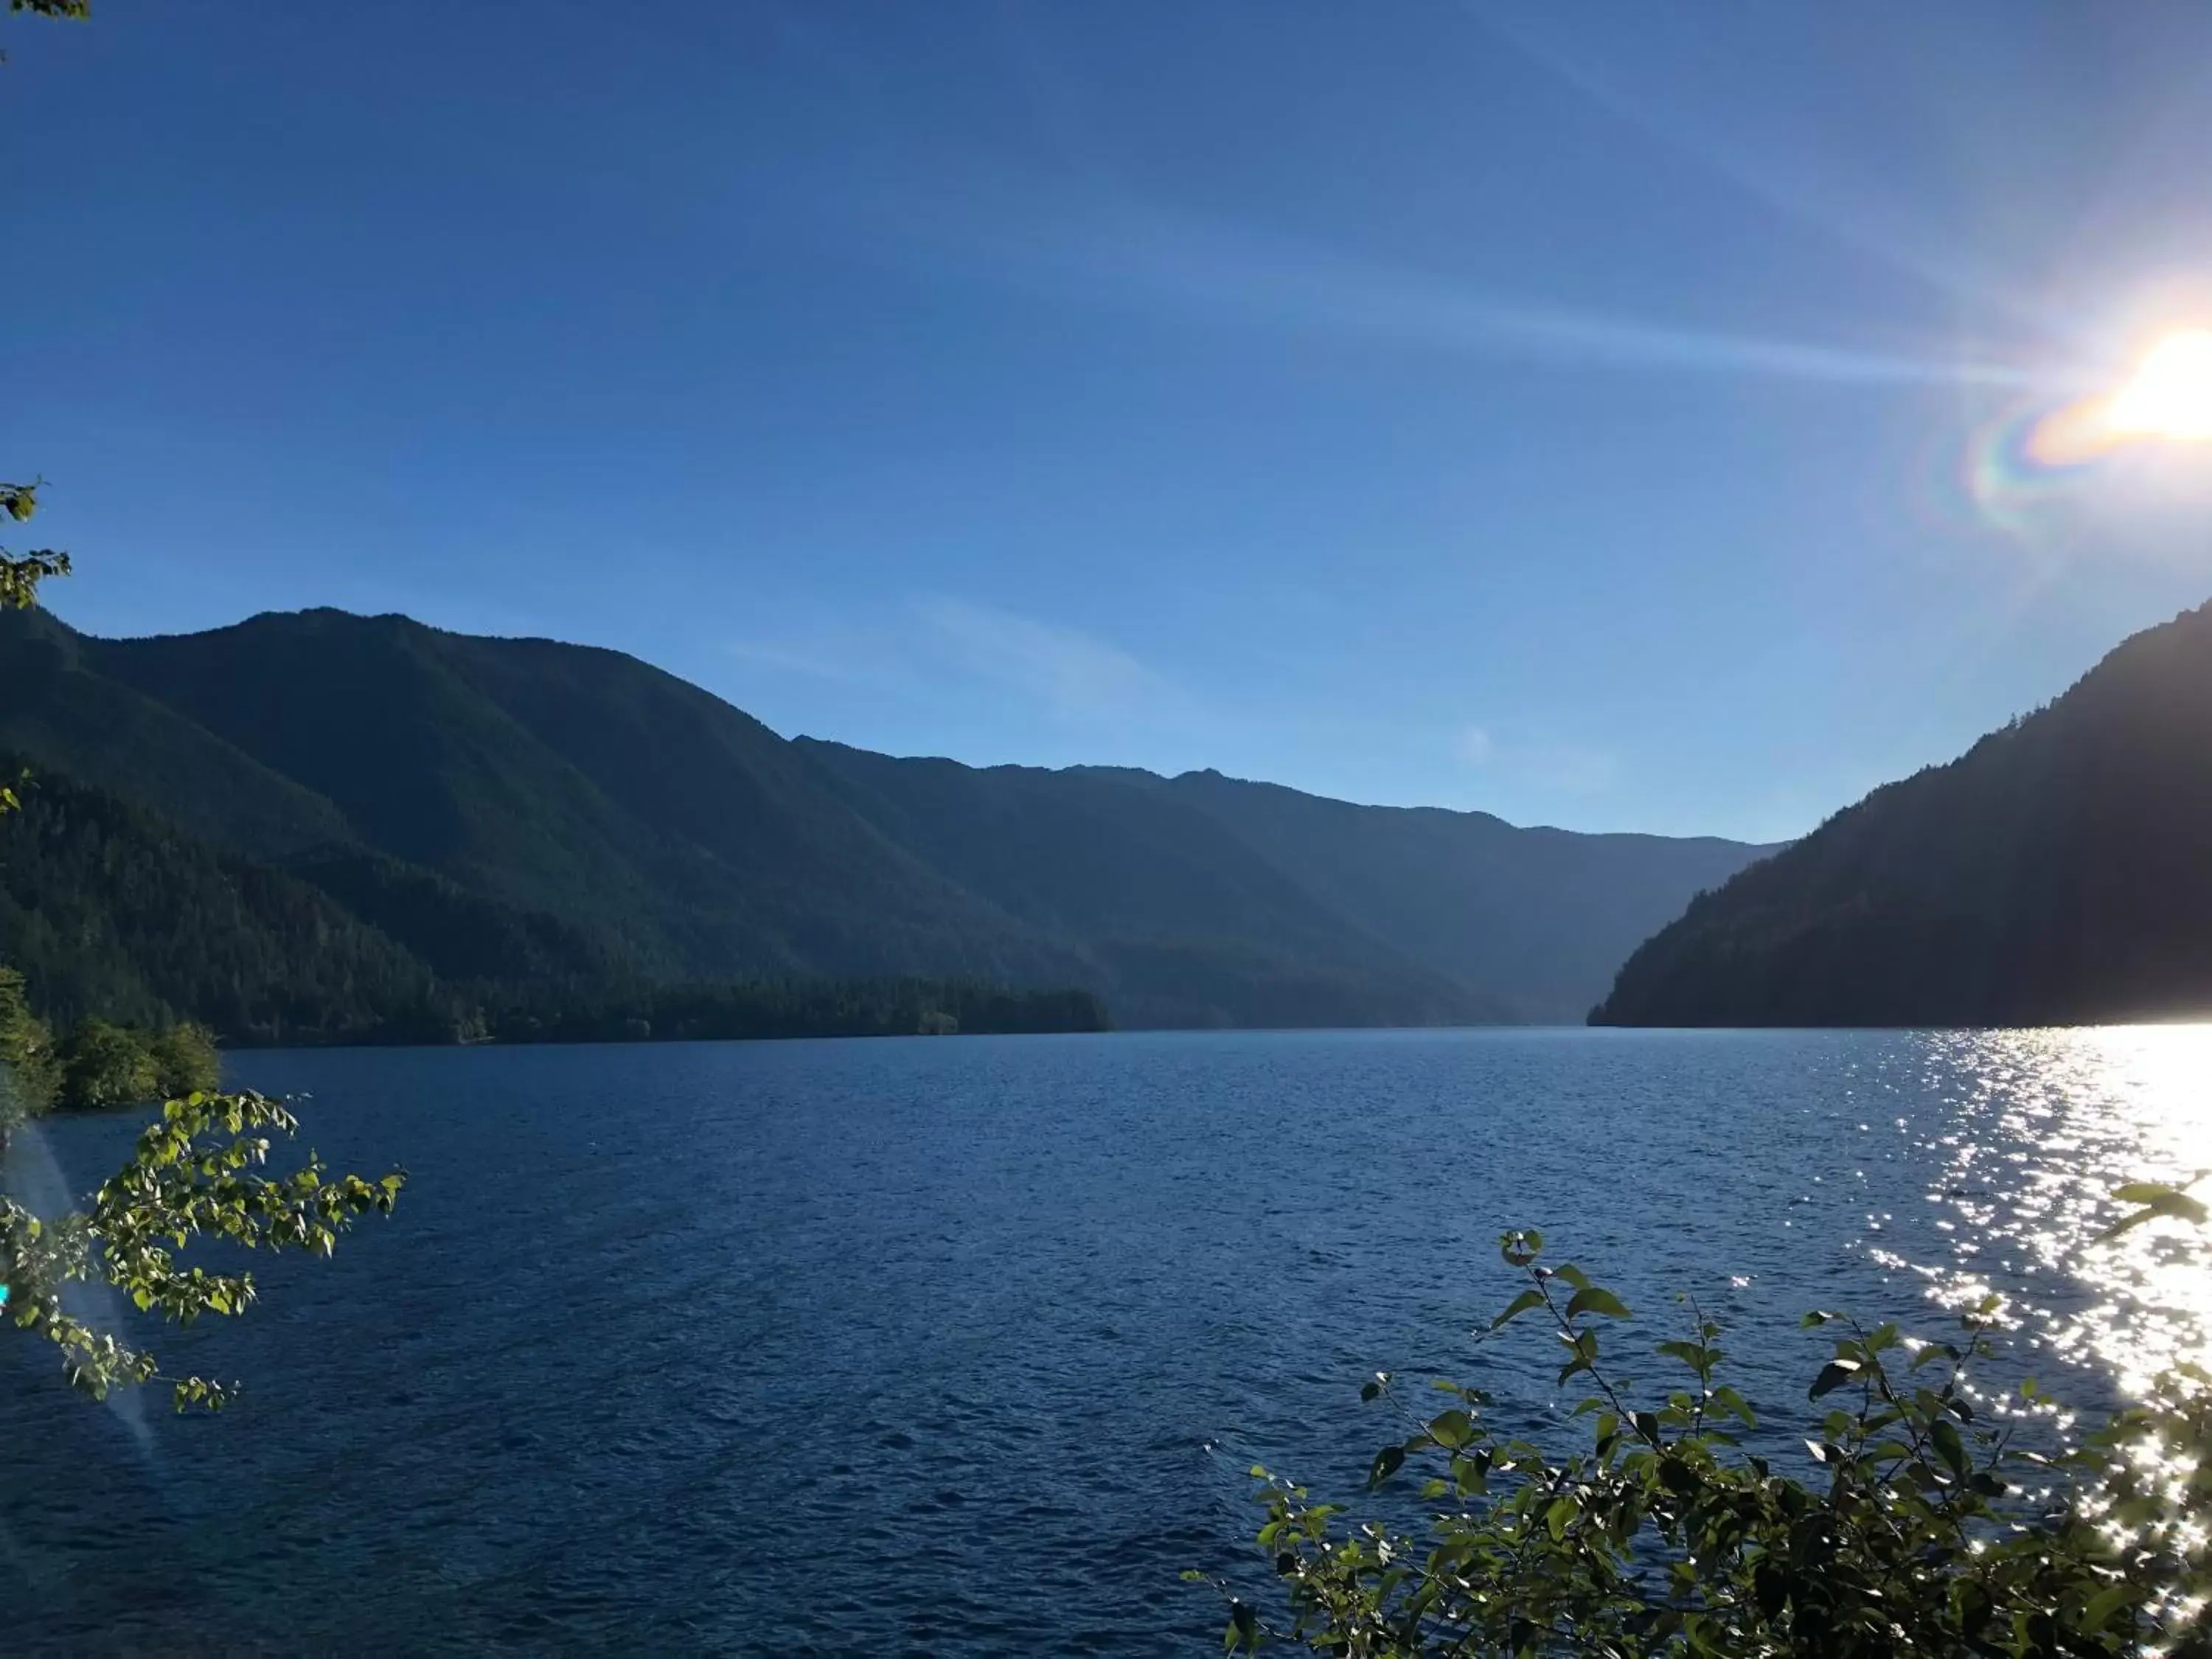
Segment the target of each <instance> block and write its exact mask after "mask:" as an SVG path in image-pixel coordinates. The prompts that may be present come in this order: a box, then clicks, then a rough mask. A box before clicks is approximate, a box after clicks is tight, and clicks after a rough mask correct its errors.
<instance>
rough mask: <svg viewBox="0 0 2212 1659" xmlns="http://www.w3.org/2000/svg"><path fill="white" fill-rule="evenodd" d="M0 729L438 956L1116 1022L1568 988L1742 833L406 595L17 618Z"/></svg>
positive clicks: (1672, 904)
mask: <svg viewBox="0 0 2212 1659" xmlns="http://www.w3.org/2000/svg"><path fill="white" fill-rule="evenodd" d="M0 689H4V690H6V692H7V693H8V696H7V697H6V699H5V700H4V701H0V744H8V745H10V746H12V747H14V748H15V749H17V750H21V751H22V752H24V753H25V754H27V756H28V757H30V758H31V759H32V760H33V762H35V763H38V764H40V765H42V766H46V767H49V768H52V769H55V770H56V771H57V772H58V773H62V774H66V775H73V776H76V777H81V778H85V779H88V780H89V781H94V782H96V783H98V784H100V785H101V786H103V787H106V788H109V789H111V790H112V791H114V792H115V793H118V794H120V795H123V796H125V797H126V798H128V799H132V800H134V801H137V803H139V804H140V805H143V806H145V807H147V808H149V809H150V810H152V811H155V812H157V813H160V814H161V815H162V816H163V817H165V818H167V819H168V820H170V821H172V822H173V823H176V824H177V825H179V827H180V828H181V829H185V830H187V831H189V832H191V833H192V834H194V835H197V836H202V837H204V838H205V839H207V840H208V841H210V842H213V843H215V844H216V845H217V846H219V847H222V848H228V849H231V850H232V851H233V852H235V853H238V854H246V855H251V856H252V857H255V858H258V859H260V860H266V861H270V862H274V863H276V864H277V865H279V866H282V867H283V869H284V870H286V871H289V872H290V873H291V874H293V875H295V876H296V877H298V878H301V879H302V880H304V881H306V882H308V883H310V884H313V885H314V886H316V887H317V888H319V890H321V891H323V892H324V893H325V894H327V895H328V896H331V898H333V899H335V900H337V902H339V903H340V904H342V905H343V906H344V907H345V908H347V910H348V911H349V914H351V915H355V916H356V917H357V918H358V919H359V920H361V921H364V922H367V923H368V924H370V925H372V926H373V927H375V928H376V929H378V930H380V932H382V933H385V934H386V935H387V936H388V937H390V938H391V939H394V940H395V941H397V942H398V943H399V944H401V945H403V946H404V948H405V949H406V950H408V951H410V953H412V954H413V955H415V956H416V958H417V959H418V960H419V961H421V962H422V963H425V964H427V965H428V966H429V968H430V969H432V970H433V971H434V972H435V973H436V974H437V975H440V976H441V977H443V978H446V979H448V980H477V979H481V980H486V981H499V982H501V983H516V982H522V981H527V982H529V983H531V984H533V985H543V984H546V983H554V984H560V985H567V986H577V987H581V986H585V985H588V984H591V983H593V982H596V981H602V980H611V981H621V982H623V983H629V984H636V985H646V984H651V983H666V982H669V981H678V980H690V979H726V978H737V977H757V976H798V977H806V976H831V977H838V978H856V977H864V976H867V977H872V976H888V975H925V976H932V977H937V978H953V977H959V978H965V979H972V980H981V981H995V982H999V983H1003V984H1008V985H1015V986H1048V987H1049V986H1069V987H1084V988H1087V989H1090V990H1094V991H1097V992H1100V993H1103V994H1104V995H1105V996H1106V997H1107V998H1108V1000H1109V1004H1110V1006H1111V1007H1112V1010H1113V1012H1114V1014H1115V1017H1116V1018H1117V1019H1119V1020H1120V1021H1121V1023H1122V1024H1166V1025H1194V1024H1232V1025H1271V1024H1286V1025H1314V1024H1426V1023H1435V1022H1475V1021H1492V1020H1498V1019H1510V1018H1558V1017H1560V1016H1561V1015H1563V1014H1565V1013H1566V1012H1569V1011H1570V1009H1571V1007H1572V1006H1576V1004H1577V1002H1578V1001H1579V1000H1583V999H1587V998H1589V997H1592V996H1595V994H1597V990H1598V988H1599V987H1600V986H1601V983H1602V981H1603V980H1604V978H1605V977H1606V975H1607V974H1608V973H1609V971H1610V969H1611V968H1612V967H1613V963H1614V962H1615V961H1617V960H1618V958H1619V957H1620V955H1622V954H1625V952H1626V949H1627V948H1628V945H1629V944H1630V943H1632V940H1633V939H1634V938H1635V937H1637V936H1638V935H1639V934H1640V933H1643V932H1644V931H1646V930H1648V929H1649V928H1650V927H1652V926H1654V925H1656V922H1657V921H1659V920H1662V919H1663V918H1664V917H1665V916H1666V915H1669V914H1672V913H1673V912H1674V910H1675V909H1677V908H1679V907H1680V904H1681V903H1682V902H1684V901H1685V900H1686V898H1687V897H1688V896H1689V895H1690V893H1691V892H1692V891H1694V890H1696V888H1697V887H1698V886H1699V884H1703V883H1705V882H1707V881H1711V880H1716V879H1718V878H1720V877H1721V876H1723V875H1725V874H1726V873H1727V872H1728V871H1729V868H1732V867H1733V862H1734V861H1740V860H1741V859H1743V858H1746V857H1748V856H1751V853H1752V849H1748V848H1735V847H1731V846H1730V845H1729V844H1728V843H1699V842H1665V841H1660V840H1656V839H1655V838H1649V837H1641V836H1617V837H1616V836H1602V837H1592V836H1571V835H1566V834H1565V833H1564V832H1560V831H1556V830H1518V829H1513V828H1511V827H1510V825H1506V824H1504V823H1499V822H1498V821H1497V820H1495V819H1491V818H1486V817H1481V816H1480V815H1475V814H1461V813H1435V814H1424V813H1403V812H1397V811H1389V810H1386V809H1378V808H1363V807H1352V806H1346V805H1341V804H1340V803H1336V802H1329V801H1321V800H1316V799H1313V798H1312V797H1309V796H1303V795H1298V794H1297V793H1295V792H1292V791H1288V790H1275V789H1271V788H1268V787H1266V786H1259V785H1243V784H1235V783H1231V781H1228V780H1225V779H1220V778H1218V777H1211V776H1209V775H1194V776H1191V777H1187V778H1183V779H1177V780H1173V781H1170V780H1164V779H1161V778H1158V777H1157V776H1155V775H1152V774H1149V773H1142V772H1131V771H1127V770H1121V769H1083V768H1077V769H1069V770H1066V771H1062V772H1043V771H1036V770H1031V769H1020V768H994V769H976V768H971V767H967V766H962V765H957V764H956V763H951V762H949V761H945V762H932V761H894V760H890V759H889V758H887V757H883V756H878V755H871V754H867V753H865V752H864V751H860V750H849V749H844V748H842V747H841V746H838V745H835V744H818V743H814V742H811V741H809V740H805V739H801V740H799V741H797V742H788V741H786V740H785V739H784V738H781V737H779V736H778V735H777V734H776V733H775V732H771V731H769V729H768V728H767V727H766V726H763V725H761V724H760V723H759V722H758V721H757V720H753V719H752V718H751V717H750V716H749V715H746V714H744V713H742V712H740V711H739V710H738V709H736V708H732V707H730V706H729V705H728V704H727V703H725V702H721V701H720V699H718V698H716V697H714V696H710V695H708V693H706V692H704V691H702V690H699V689H698V688H697V687H696V686H692V685H689V684H685V683H684V682H683V681H681V680H678V679H676V678H674V677H672V676H671V675H668V674H665V673H664V672H662V671H659V670H658V669H654V668H652V667H649V666H647V665H645V664H643V663H641V662H638V661H637V660H635V659H632V658H629V657H626V656H623V655H621V654H620V653H615V652H611V651H604V650H598V649H594V648H591V647H580V646H570V645H561V644H556V643H553V642H551V641H543V640H499V639H480V638H473V637H470V636H467V635H456V634H450V633H446V632H443V631H441V630H439V629H431V628H427V627H424V626H422V625H421V624H420V623H413V622H410V621H409V620H407V619H406V618H404V617H356V616H351V615H348V614H346V613H344V612H341V611H307V612H301V613H296V614H289V615H268V616H261V617H254V618H252V619H251V620H250V621H248V622H245V623H240V624H238V625H237V626H235V627H232V628H225V629H216V630H213V631H211V632H209V633H204V634H194V635H173V636H166V637H161V638H154V639H137V640H98V639H92V638H88V637H86V636H82V635H76V634H75V633H73V632H71V631H70V629H67V628H66V627H65V626H63V625H62V624H61V623H58V622H56V621H55V620H53V619H52V618H51V617H44V616H35V615H34V616H29V617H14V616H9V617H0Z"/></svg>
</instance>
